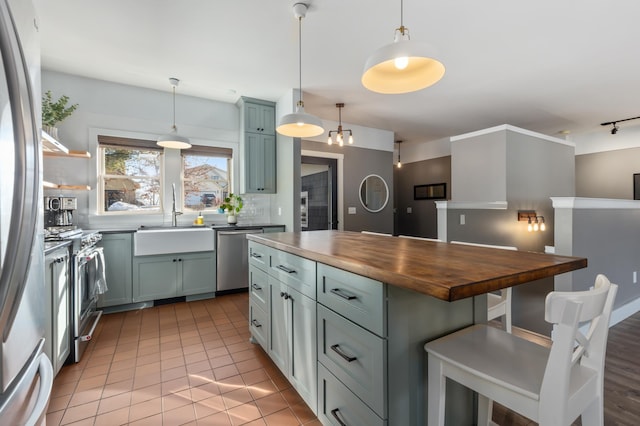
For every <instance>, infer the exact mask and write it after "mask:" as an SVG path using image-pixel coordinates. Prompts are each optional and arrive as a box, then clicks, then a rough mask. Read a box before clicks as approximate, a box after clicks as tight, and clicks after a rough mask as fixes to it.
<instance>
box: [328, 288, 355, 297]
mask: <svg viewBox="0 0 640 426" xmlns="http://www.w3.org/2000/svg"><path fill="white" fill-rule="evenodd" d="M331 293H333V294H335V295H336V296H338V297H342V298H343V299H346V300H353V299H357V298H358V297H357V296H354V295H353V294H347V293H345V292H344V290H342V289H340V288H332V289H331Z"/></svg>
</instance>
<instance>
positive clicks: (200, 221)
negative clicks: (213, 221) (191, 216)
mask: <svg viewBox="0 0 640 426" xmlns="http://www.w3.org/2000/svg"><path fill="white" fill-rule="evenodd" d="M196 225H204V217H202V212H199V213H198V217H197V218H196Z"/></svg>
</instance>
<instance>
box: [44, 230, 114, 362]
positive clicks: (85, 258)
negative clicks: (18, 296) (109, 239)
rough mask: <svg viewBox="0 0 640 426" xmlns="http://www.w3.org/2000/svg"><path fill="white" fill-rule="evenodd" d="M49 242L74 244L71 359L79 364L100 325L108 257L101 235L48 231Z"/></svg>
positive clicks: (76, 231)
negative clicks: (100, 306)
mask: <svg viewBox="0 0 640 426" xmlns="http://www.w3.org/2000/svg"><path fill="white" fill-rule="evenodd" d="M47 231H48V235H47V237H46V239H47V240H49V241H51V240H55V239H57V240H71V242H72V259H73V260H72V263H73V266H72V269H71V270H72V286H71V305H72V306H71V324H70V325H71V330H73V334H72V342H71V359H72V360H73V361H74V362H79V361H80V358H81V357H82V354H83V353H84V351H85V350H86V348H87V345H88V344H89V341H90V340H91V338H92V336H93V333H94V331H95V329H96V326H97V325H98V321H100V317H101V316H102V311H99V310H98V309H97V302H98V296H99V295H100V294H102V293H104V292H105V291H106V281H105V278H104V254H103V249H102V247H98V246H97V243H98V242H99V241H100V240H101V239H102V234H100V233H99V232H98V231H83V230H82V229H59V228H53V229H52V228H48V229H47Z"/></svg>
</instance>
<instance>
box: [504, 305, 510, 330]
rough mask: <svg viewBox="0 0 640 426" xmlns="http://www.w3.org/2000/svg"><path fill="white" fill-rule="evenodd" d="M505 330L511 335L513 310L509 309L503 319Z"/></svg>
mask: <svg viewBox="0 0 640 426" xmlns="http://www.w3.org/2000/svg"><path fill="white" fill-rule="evenodd" d="M502 322H503V323H504V328H505V330H506V332H507V333H511V309H507V312H506V313H505V314H504V316H503V317H502Z"/></svg>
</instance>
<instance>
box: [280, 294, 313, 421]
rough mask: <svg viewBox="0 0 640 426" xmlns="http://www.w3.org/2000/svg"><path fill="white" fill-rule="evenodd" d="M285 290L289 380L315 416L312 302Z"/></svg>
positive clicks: (301, 295) (305, 297)
mask: <svg viewBox="0 0 640 426" xmlns="http://www.w3.org/2000/svg"><path fill="white" fill-rule="evenodd" d="M286 291H287V294H289V299H288V300H287V302H289V304H290V305H291V310H290V312H291V321H289V324H290V326H291V327H290V328H291V330H290V332H291V360H290V362H289V365H290V366H289V370H290V371H289V380H290V381H291V383H293V385H294V387H295V388H296V390H297V391H298V393H299V394H300V396H301V397H302V399H304V400H305V402H306V403H307V405H309V408H311V410H312V411H313V413H314V414H317V412H318V407H317V398H316V395H317V390H318V387H317V374H316V369H317V365H318V364H317V358H316V357H317V355H316V354H317V352H316V345H317V340H316V336H315V333H314V330H316V302H315V300H312V299H310V298H308V297H307V296H304V295H303V294H302V293H300V292H298V291H296V290H294V289H292V288H288V289H287V290H286Z"/></svg>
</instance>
